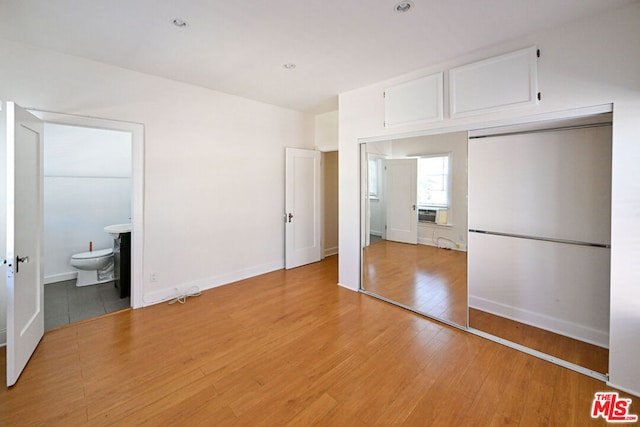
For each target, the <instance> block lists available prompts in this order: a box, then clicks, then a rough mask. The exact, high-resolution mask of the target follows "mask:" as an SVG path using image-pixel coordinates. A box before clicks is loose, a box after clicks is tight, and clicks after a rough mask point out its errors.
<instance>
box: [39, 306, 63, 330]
mask: <svg viewBox="0 0 640 427" xmlns="http://www.w3.org/2000/svg"><path fill="white" fill-rule="evenodd" d="M45 314H46V309H45ZM68 324H69V314H68V313H67V314H63V315H61V316H57V317H46V316H45V318H44V330H45V331H48V330H50V329H54V328H57V327H59V326H64V325H68Z"/></svg>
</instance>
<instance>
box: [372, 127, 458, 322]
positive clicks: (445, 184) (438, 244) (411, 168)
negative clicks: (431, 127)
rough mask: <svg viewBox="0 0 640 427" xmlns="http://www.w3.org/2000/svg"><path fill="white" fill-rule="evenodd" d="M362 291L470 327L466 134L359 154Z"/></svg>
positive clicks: (398, 142)
mask: <svg viewBox="0 0 640 427" xmlns="http://www.w3.org/2000/svg"><path fill="white" fill-rule="evenodd" d="M361 156H362V159H361V161H362V164H363V165H364V166H365V167H363V168H362V171H363V178H362V187H363V192H362V205H363V209H362V211H363V218H362V224H363V230H362V246H363V252H362V260H363V265H362V289H363V290H364V291H365V292H368V293H371V294H374V295H375V296H378V297H382V298H384V299H387V300H390V301H393V302H395V303H397V304H400V305H402V306H404V307H406V308H409V309H411V310H413V311H416V312H419V313H422V314H425V315H427V316H430V317H433V318H437V319H440V320H443V321H445V322H447V323H451V324H455V325H459V326H462V327H466V325H467V256H466V247H467V243H466V242H467V132H456V133H448V134H442V135H429V136H418V137H411V138H400V139H390V140H386V141H380V142H369V143H366V144H362V146H361Z"/></svg>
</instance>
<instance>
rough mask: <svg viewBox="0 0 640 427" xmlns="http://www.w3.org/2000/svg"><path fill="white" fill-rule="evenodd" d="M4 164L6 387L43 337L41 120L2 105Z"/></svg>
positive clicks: (10, 104) (15, 379)
mask: <svg viewBox="0 0 640 427" xmlns="http://www.w3.org/2000/svg"><path fill="white" fill-rule="evenodd" d="M2 110H3V111H2V116H3V120H2V122H3V125H4V126H2V127H3V129H2V131H3V132H2V135H3V137H2V138H1V140H2V142H3V145H4V147H3V149H4V150H2V151H3V152H4V155H5V156H6V157H5V160H6V162H5V164H6V178H5V179H6V181H5V183H6V186H5V188H6V193H5V199H6V200H5V201H6V213H5V227H6V234H5V239H6V252H5V254H6V262H7V265H6V284H7V386H12V385H13V384H15V383H16V381H17V380H18V377H19V376H20V374H21V373H22V370H23V369H24V368H25V366H26V364H27V362H28V361H29V358H30V357H31V355H32V354H33V352H34V351H35V349H36V347H37V345H38V343H39V342H40V339H41V338H42V336H43V334H44V275H43V271H42V269H41V256H42V218H43V216H42V206H43V200H42V194H43V193H42V186H43V179H42V154H43V151H42V148H43V147H42V129H43V126H42V122H41V121H40V120H39V119H37V118H36V117H34V116H33V115H31V114H29V113H28V112H26V111H25V110H23V109H22V108H20V107H18V106H17V105H15V104H13V103H11V102H6V103H3V105H2Z"/></svg>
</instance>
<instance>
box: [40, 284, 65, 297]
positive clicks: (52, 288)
mask: <svg viewBox="0 0 640 427" xmlns="http://www.w3.org/2000/svg"><path fill="white" fill-rule="evenodd" d="M44 295H45V298H66V297H67V282H57V283H50V284H48V285H44Z"/></svg>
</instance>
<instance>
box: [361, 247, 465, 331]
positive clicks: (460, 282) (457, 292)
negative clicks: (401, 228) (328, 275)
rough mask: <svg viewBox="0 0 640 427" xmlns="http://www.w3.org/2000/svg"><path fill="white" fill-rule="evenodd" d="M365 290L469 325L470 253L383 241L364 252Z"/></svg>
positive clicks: (433, 314)
mask: <svg viewBox="0 0 640 427" xmlns="http://www.w3.org/2000/svg"><path fill="white" fill-rule="evenodd" d="M363 280H364V284H365V285H364V288H365V289H366V290H368V291H370V292H373V293H375V294H377V295H380V296H383V297H385V298H389V299H390V300H393V301H396V302H399V303H401V304H404V305H406V306H409V307H412V308H414V309H416V310H418V311H420V312H422V313H427V314H430V315H432V316H435V317H438V318H441V319H445V320H448V321H449V322H452V323H456V324H458V325H461V326H466V325H467V253H466V252H461V251H452V250H447V249H442V248H436V247H433V246H427V245H411V244H406V243H398V242H392V241H389V240H379V241H377V242H375V243H372V244H371V245H369V246H367V247H365V248H364V251H363Z"/></svg>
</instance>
